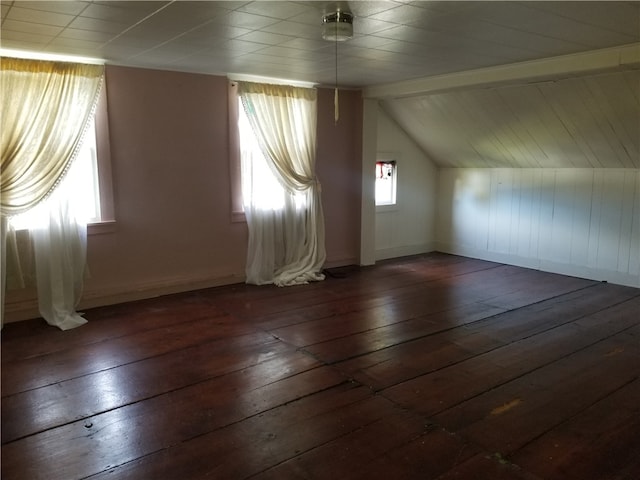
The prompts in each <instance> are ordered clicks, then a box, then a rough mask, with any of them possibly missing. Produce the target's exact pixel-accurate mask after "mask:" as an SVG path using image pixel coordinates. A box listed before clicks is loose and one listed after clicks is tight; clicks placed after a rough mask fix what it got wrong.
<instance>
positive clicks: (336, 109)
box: [333, 17, 340, 125]
mask: <svg viewBox="0 0 640 480" xmlns="http://www.w3.org/2000/svg"><path fill="white" fill-rule="evenodd" d="M339 20H340V18H339V17H338V21H336V38H335V43H336V86H335V90H334V93H333V116H334V122H335V123H334V124H335V125H337V124H338V119H339V118H340V107H339V104H338V22H339Z"/></svg>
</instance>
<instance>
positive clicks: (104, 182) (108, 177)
mask: <svg viewBox="0 0 640 480" xmlns="http://www.w3.org/2000/svg"><path fill="white" fill-rule="evenodd" d="M95 127H96V132H95V134H96V157H97V166H98V189H99V194H100V220H99V221H94V222H91V223H89V224H88V225H87V234H88V235H96V234H102V233H110V232H114V231H115V230H116V218H115V208H114V201H113V177H112V169H111V142H110V137H109V111H108V101H107V84H106V73H105V78H104V80H103V85H102V88H101V89H100V94H99V97H98V103H97V105H96V111H95Z"/></svg>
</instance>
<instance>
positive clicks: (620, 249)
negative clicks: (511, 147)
mask: <svg viewBox="0 0 640 480" xmlns="http://www.w3.org/2000/svg"><path fill="white" fill-rule="evenodd" d="M438 201H439V204H438V215H437V228H436V232H437V247H438V250H440V251H443V252H449V253H457V254H462V255H469V256H473V257H476V258H482V259H487V260H494V261H501V262H505V263H510V264H514V265H520V266H525V267H531V268H538V269H541V270H545V271H552V272H557V273H563V274H568V275H576V276H580V277H586V278H590V279H595V280H606V281H610V282H613V283H620V284H623V285H631V286H636V287H640V169H637V168H635V169H624V168H619V169H617V168H614V169H576V168H563V169H528V168H527V169H509V168H507V169H477V168H476V169H467V168H464V169H455V168H445V169H441V170H440V172H439V183H438Z"/></svg>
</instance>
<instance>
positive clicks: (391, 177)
mask: <svg viewBox="0 0 640 480" xmlns="http://www.w3.org/2000/svg"><path fill="white" fill-rule="evenodd" d="M396 177H397V172H396V162H395V160H389V161H387V160H385V161H378V162H376V205H395V204H396V183H397V182H396Z"/></svg>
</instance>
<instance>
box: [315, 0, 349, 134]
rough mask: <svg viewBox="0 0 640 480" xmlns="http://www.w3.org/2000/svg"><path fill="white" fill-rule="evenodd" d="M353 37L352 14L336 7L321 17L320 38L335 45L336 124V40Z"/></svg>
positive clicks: (335, 104) (335, 99)
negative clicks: (333, 10)
mask: <svg viewBox="0 0 640 480" xmlns="http://www.w3.org/2000/svg"><path fill="white" fill-rule="evenodd" d="M352 37H353V14H351V13H350V12H343V11H342V10H340V9H338V10H336V11H335V12H333V13H327V14H325V15H324V16H323V17H322V38H323V39H325V40H328V41H330V42H334V43H335V46H336V55H335V56H336V83H335V91H334V95H333V107H334V120H335V124H336V125H337V124H338V119H339V118H340V109H339V108H338V42H344V41H346V40H349V39H350V38H352Z"/></svg>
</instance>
